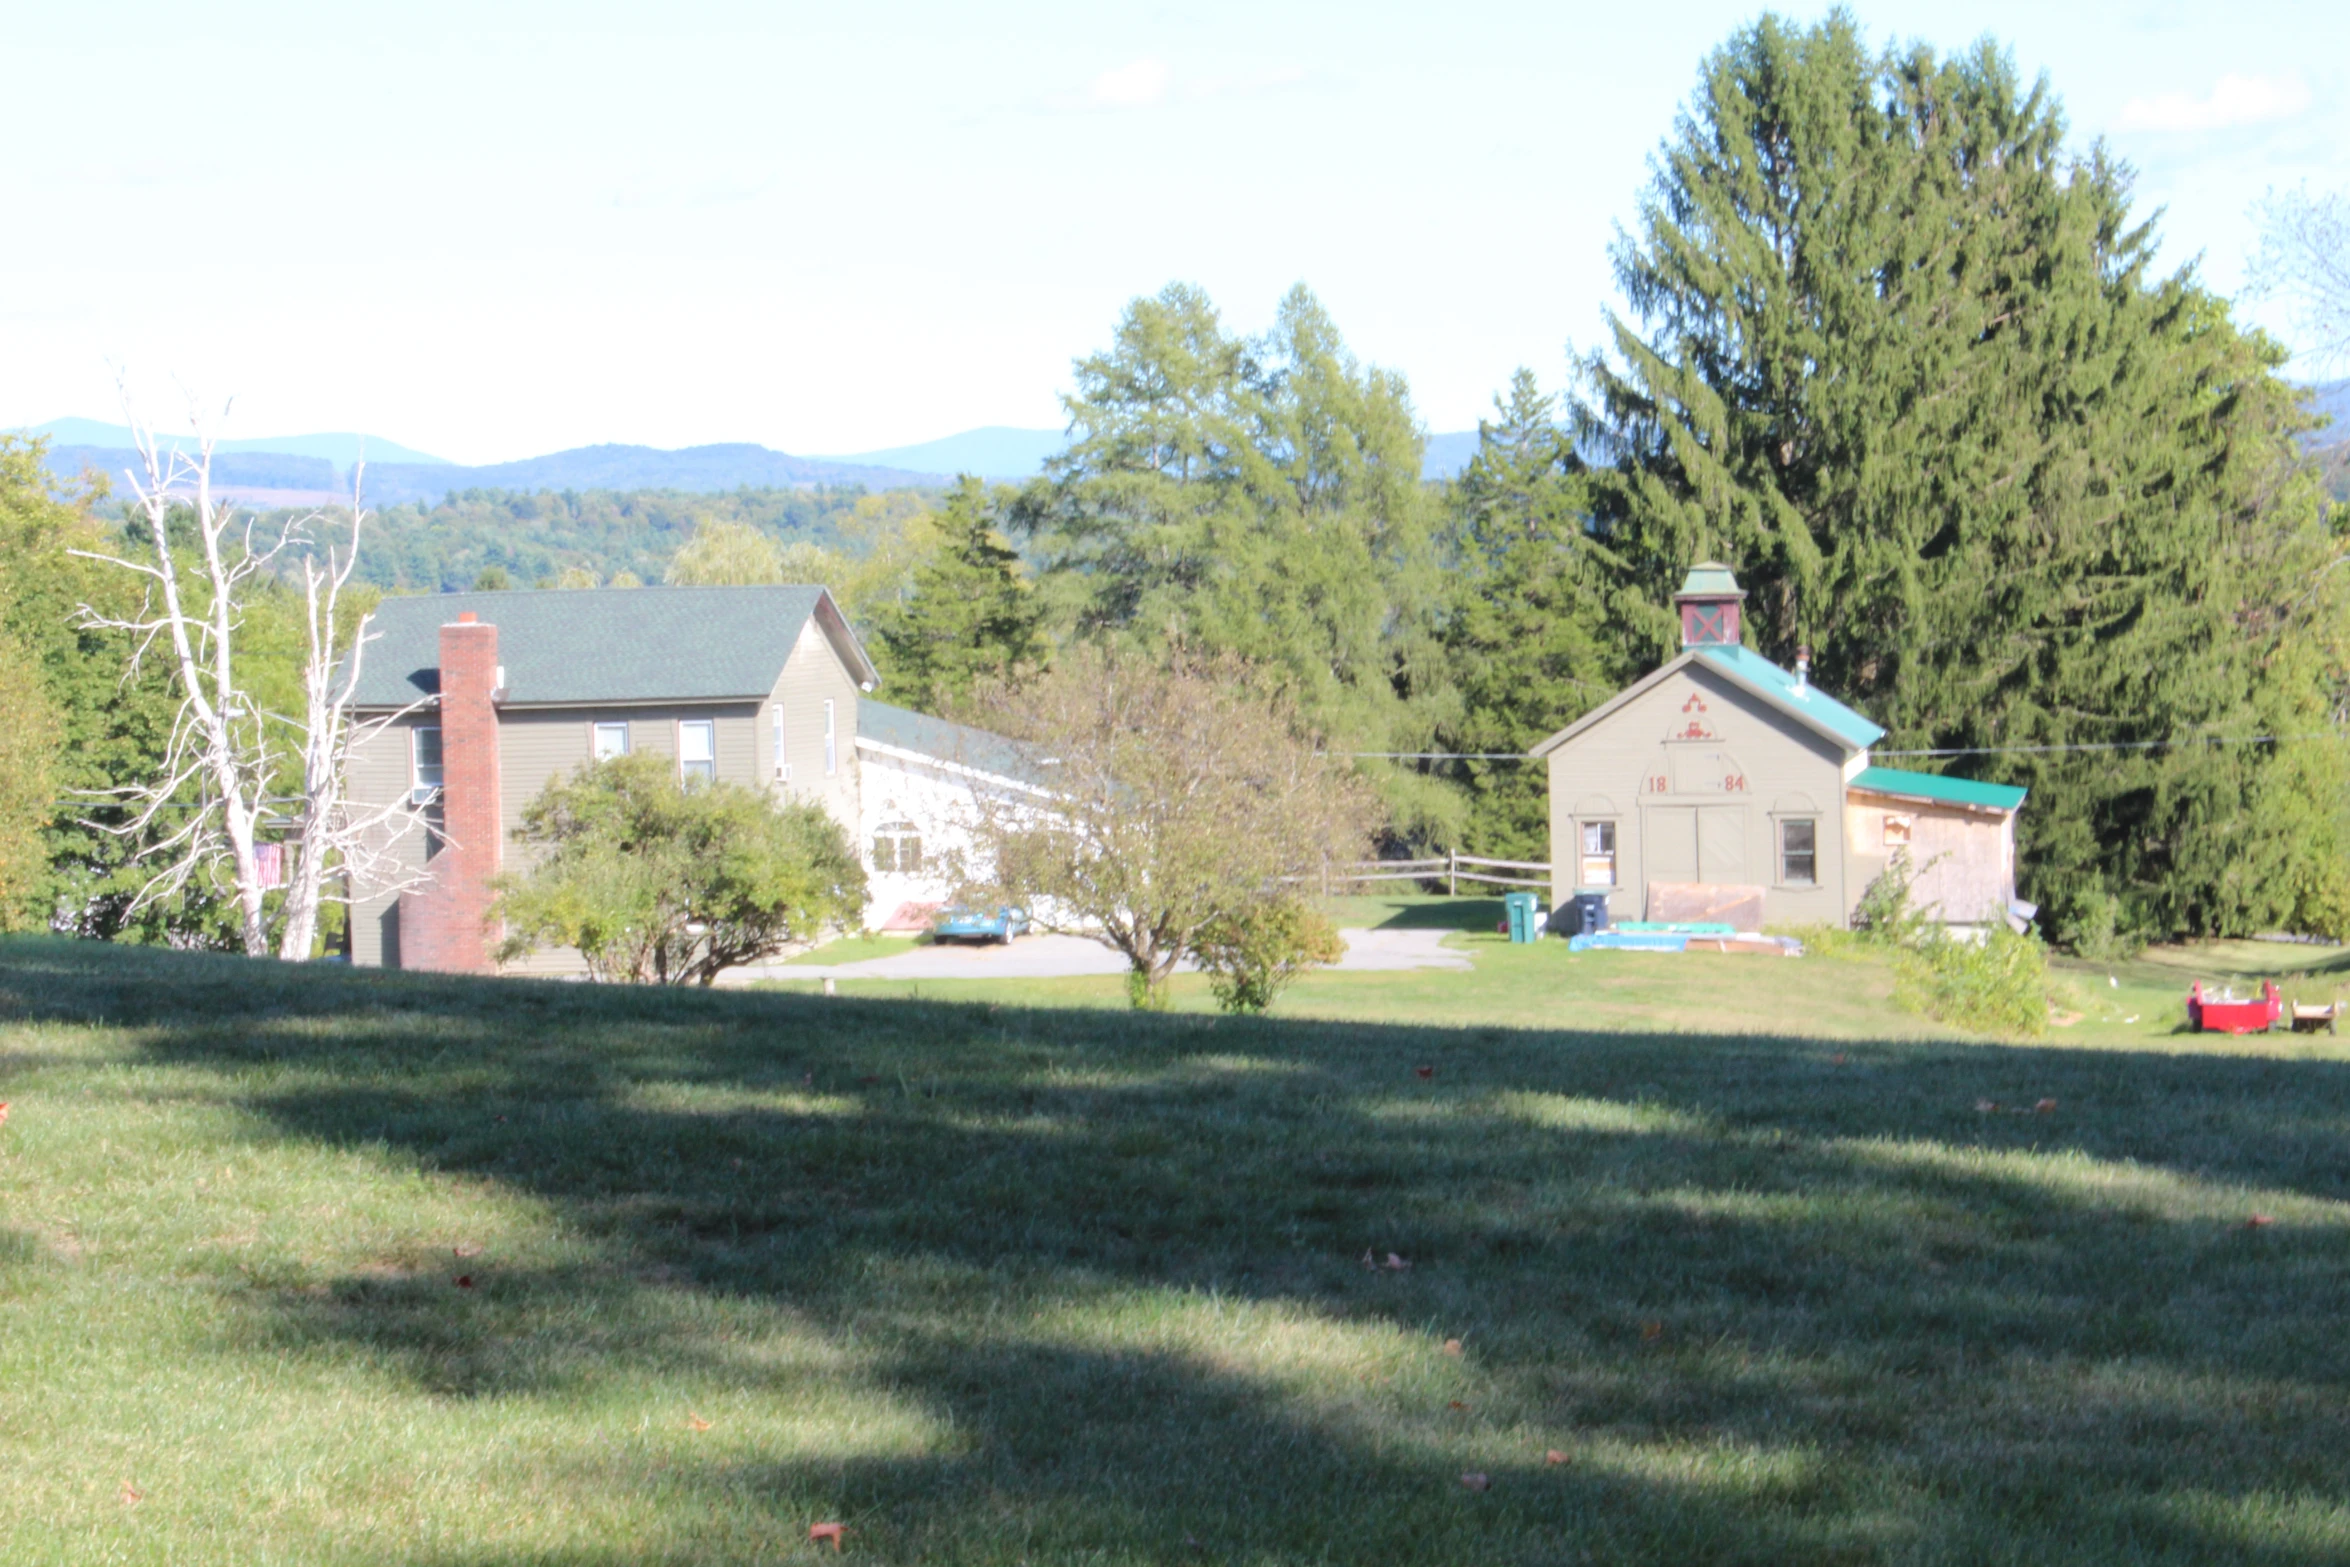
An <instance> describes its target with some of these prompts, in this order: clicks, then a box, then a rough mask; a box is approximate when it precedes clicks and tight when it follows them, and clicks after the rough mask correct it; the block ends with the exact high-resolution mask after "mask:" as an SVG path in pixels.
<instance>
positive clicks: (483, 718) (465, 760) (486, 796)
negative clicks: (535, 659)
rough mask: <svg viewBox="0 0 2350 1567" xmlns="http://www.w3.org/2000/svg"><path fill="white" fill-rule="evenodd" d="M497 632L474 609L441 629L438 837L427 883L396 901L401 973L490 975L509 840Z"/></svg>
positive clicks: (460, 613) (494, 627) (462, 612)
mask: <svg viewBox="0 0 2350 1567" xmlns="http://www.w3.org/2000/svg"><path fill="white" fill-rule="evenodd" d="M501 673H502V671H501V670H500V669H499V667H498V628H497V627H496V626H492V625H485V624H483V622H482V620H481V617H480V616H478V615H476V614H475V613H474V612H473V611H472V610H463V611H460V612H459V614H458V616H457V619H456V623H455V624H453V625H446V626H443V627H441V708H440V721H441V835H442V837H443V839H444V840H445V841H444V842H443V843H442V845H441V850H440V852H439V853H438V854H436V855H434V856H433V858H432V861H431V865H430V869H431V871H432V881H431V883H430V884H429V885H427V886H425V887H423V888H420V889H418V890H417V891H415V892H408V893H402V894H401V895H400V966H401V967H402V968H414V969H436V970H439V971H440V972H442V973H447V974H487V973H489V972H490V971H491V970H492V969H493V968H494V967H495V964H494V963H493V962H492V961H491V958H490V951H491V948H492V947H493V946H495V945H496V942H497V932H496V931H495V930H493V929H492V928H491V924H490V901H491V898H492V896H493V895H492V893H491V891H490V878H491V877H493V876H495V875H497V874H498V864H499V860H500V851H501V848H502V845H503V840H504V837H505V834H504V832H503V830H502V820H503V812H502V810H501V801H500V799H499V795H498V708H497V699H498V697H499V696H500V695H502V694H503V693H501V692H500V691H499V689H498V686H499V676H500V674H501Z"/></svg>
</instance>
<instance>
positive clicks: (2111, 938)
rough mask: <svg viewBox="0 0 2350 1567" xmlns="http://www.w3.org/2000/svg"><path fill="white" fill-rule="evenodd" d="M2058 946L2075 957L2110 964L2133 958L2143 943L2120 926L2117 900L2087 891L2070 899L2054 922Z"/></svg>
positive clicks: (2102, 893) (2094, 889)
mask: <svg viewBox="0 0 2350 1567" xmlns="http://www.w3.org/2000/svg"><path fill="white" fill-rule="evenodd" d="M2056 939H2057V941H2058V943H2059V944H2060V945H2061V946H2063V947H2064V948H2065V949H2066V950H2067V951H2069V952H2071V953H2072V954H2073V955H2074V956H2075V957H2080V958H2087V959H2088V960H2089V961H2090V962H2092V963H2110V962H2113V961H2114V960H2116V959H2119V958H2126V957H2130V956H2132V955H2134V954H2135V953H2136V952H2137V950H2138V948H2139V947H2140V946H2141V945H2143V943H2141V942H2139V941H2137V940H2135V939H2133V938H2132V936H2131V934H2130V932H2129V931H2128V929H2127V928H2126V927H2125V926H2124V925H2123V923H2122V905H2121V900H2120V899H2118V898H2115V897H2113V896H2112V895H2111V894H2109V893H2107V892H2104V891H2102V890H2101V889H2099V888H2095V887H2091V888H2088V889H2086V890H2084V891H2082V892H2080V893H2077V894H2075V895H2074V897H2073V899H2072V901H2071V902H2070V903H2069V904H2067V905H2066V907H2065V911H2064V914H2063V917H2062V918H2061V919H2059V920H2058V921H2057V926H2056Z"/></svg>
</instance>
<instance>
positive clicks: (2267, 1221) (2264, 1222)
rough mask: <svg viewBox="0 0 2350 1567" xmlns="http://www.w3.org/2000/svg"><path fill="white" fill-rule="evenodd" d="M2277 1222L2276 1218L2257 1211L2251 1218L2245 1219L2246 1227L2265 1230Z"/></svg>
mask: <svg viewBox="0 0 2350 1567" xmlns="http://www.w3.org/2000/svg"><path fill="white" fill-rule="evenodd" d="M2276 1222H2277V1221H2276V1220H2274V1219H2272V1218H2270V1217H2269V1216H2268V1215H2267V1214H2265V1213H2256V1214H2254V1215H2253V1216H2252V1217H2251V1218H2249V1219H2246V1220H2245V1221H2244V1228H2246V1229H2248V1230H2265V1229H2267V1228H2268V1227H2269V1226H2270V1225H2272V1224H2274V1223H2276Z"/></svg>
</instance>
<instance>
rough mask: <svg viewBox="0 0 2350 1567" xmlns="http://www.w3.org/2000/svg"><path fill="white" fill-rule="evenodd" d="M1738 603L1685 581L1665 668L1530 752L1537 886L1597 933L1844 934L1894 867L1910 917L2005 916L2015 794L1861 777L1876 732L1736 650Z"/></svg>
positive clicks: (1707, 572) (1881, 771)
mask: <svg viewBox="0 0 2350 1567" xmlns="http://www.w3.org/2000/svg"><path fill="white" fill-rule="evenodd" d="M1745 600H1746V595H1745V593H1744V592H1743V591H1741V590H1740V588H1739V586H1738V582H1737V579H1736V577H1735V576H1734V575H1733V574H1732V573H1731V571H1730V569H1729V568H1728V567H1726V566H1721V565H1717V564H1714V563H1712V562H1706V563H1703V564H1700V565H1698V566H1696V567H1694V568H1692V569H1691V570H1690V572H1689V575H1688V578H1687V580H1686V581H1685V582H1683V584H1682V586H1681V591H1680V592H1679V593H1678V594H1676V595H1675V596H1674V603H1675V605H1676V606H1677V607H1678V608H1679V610H1680V614H1681V652H1680V654H1679V656H1677V657H1675V658H1674V659H1672V660H1671V661H1670V662H1668V663H1667V664H1665V665H1664V666H1663V667H1662V668H1660V669H1658V670H1656V671H1655V672H1654V673H1653V674H1650V675H1649V676H1647V677H1646V678H1645V679H1643V680H1640V681H1638V682H1636V683H1635V684H1633V685H1632V686H1630V687H1629V688H1627V689H1626V690H1624V691H1621V692H1619V693H1617V695H1616V696H1615V697H1613V698H1612V699H1610V700H1609V701H1607V702H1605V703H1603V704H1601V705H1600V706H1599V707H1597V708H1595V709H1593V710H1592V711H1591V712H1589V713H1586V714H1585V715H1584V716H1583V717H1581V718H1579V719H1577V720H1576V721H1575V722H1574V723H1572V724H1569V725H1568V726H1567V727H1566V728H1564V729H1562V730H1560V731H1559V732H1558V733H1557V734H1555V735H1552V736H1551V737H1550V738H1549V739H1547V740H1545V741H1543V742H1542V743H1541V744H1540V745H1537V746H1536V747H1534V749H1533V753H1532V754H1533V756H1534V757H1536V758H1538V759H1539V760H1541V761H1542V763H1543V764H1544V765H1545V766H1546V767H1547V768H1548V769H1549V793H1550V846H1551V885H1552V892H1553V902H1554V904H1555V905H1557V906H1561V907H1563V906H1564V905H1565V902H1566V900H1567V898H1568V897H1569V896H1570V895H1572V894H1574V893H1578V892H1596V893H1601V894H1604V895H1605V896H1606V898H1607V904H1608V912H1609V915H1610V918H1611V919H1612V920H1614V921H1616V922H1619V923H1620V922H1623V921H1626V920H1636V919H1688V918H1695V917H1700V916H1701V915H1705V914H1713V915H1716V916H1718V917H1725V918H1731V919H1733V921H1734V922H1735V923H1738V924H1739V925H1741V927H1742V928H1752V927H1753V926H1756V925H1760V924H1763V923H1765V922H1768V923H1771V924H1791V925H1799V924H1835V925H1842V924H1845V923H1848V922H1849V921H1850V919H1851V917H1852V912H1853V909H1854V906H1855V905H1856V904H1858V903H1859V901H1860V898H1861V894H1862V893H1863V892H1865V891H1866V890H1867V889H1868V886H1869V883H1870V882H1871V881H1873V880H1874V879H1875V878H1876V877H1877V875H1878V874H1879V873H1880V872H1881V871H1883V870H1884V869H1885V868H1886V866H1887V865H1888V864H1889V863H1890V862H1891V861H1892V859H1893V857H1894V856H1895V855H1896V854H1898V853H1901V852H1903V851H1907V853H1908V855H1909V863H1910V864H1911V866H1912V867H1913V868H1914V871H1915V877H1914V880H1913V883H1912V892H1913V901H1914V902H1915V904H1916V905H1917V906H1919V907H1920V908H1923V909H1926V910H1927V911H1928V912H1929V913H1930V914H1931V915H1932V916H1933V917H1935V918H1938V919H1940V920H1942V921H1944V922H1946V923H1949V924H1954V925H1984V924H1988V923H1990V922H1992V921H1996V920H1999V919H2002V918H2004V917H2005V916H2006V914H2007V912H2008V909H2009V905H2010V904H2012V903H2013V901H2014V899H2015V818H2016V813H2017V811H2018V810H2020V809H2021V808H2022V806H2023V803H2024V791H2023V790H2021V789H2018V788H2014V787H2011V786H2009V785H2005V784H1987V783H1976V782H1973V781H1971V780H1967V779H1961V778H1947V777H1942V776H1940V775H1937V774H1932V773H1915V772H1905V771H1901V770H1899V769H1896V768H1891V767H1878V766H1875V765H1873V764H1872V763H1871V761H1870V759H1869V747H1871V746H1872V745H1875V744H1876V743H1877V742H1878V741H1879V740H1881V739H1883V738H1884V733H1885V732H1884V730H1882V729H1880V728H1879V727H1878V726H1877V725H1875V724H1873V723H1871V722H1870V721H1869V720H1868V719H1867V718H1865V717H1863V716H1862V715H1860V714H1859V713H1856V712H1854V711H1853V710H1852V709H1851V708H1849V707H1846V706H1845V705H1844V704H1843V703H1841V702H1839V701H1837V700H1836V699H1835V698H1834V697H1832V696H1830V695H1828V693H1827V692H1825V691H1822V690H1820V689H1819V688H1818V687H1817V686H1815V685H1813V684H1812V683H1811V680H1810V678H1809V671H1808V668H1807V661H1806V660H1805V659H1804V658H1803V657H1802V656H1800V655H1799V656H1798V657H1797V659H1796V665H1795V668H1794V670H1793V671H1792V672H1790V671H1788V670H1785V669H1782V668H1780V667H1779V666H1778V665H1776V664H1774V663H1772V662H1771V661H1770V660H1769V659H1766V658H1764V657H1762V656H1761V655H1760V654H1758V653H1755V652H1753V651H1752V650H1751V649H1749V648H1747V647H1745V646H1744V645H1743V644H1742V642H1741V640H1740V634H1741V631H1742V620H1743V609H1744V604H1745Z"/></svg>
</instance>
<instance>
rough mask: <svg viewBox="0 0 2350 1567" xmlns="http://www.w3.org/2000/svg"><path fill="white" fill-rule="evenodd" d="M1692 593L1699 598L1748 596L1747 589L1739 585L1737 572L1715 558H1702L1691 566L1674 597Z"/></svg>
mask: <svg viewBox="0 0 2350 1567" xmlns="http://www.w3.org/2000/svg"><path fill="white" fill-rule="evenodd" d="M1692 594H1694V595H1695V596H1697V597H1699V598H1715V597H1721V598H1727V597H1730V596H1732V595H1736V596H1737V597H1739V598H1744V597H1746V592H1745V590H1744V589H1742V588H1740V587H1739V586H1738V577H1737V574H1736V573H1734V572H1732V571H1731V570H1730V568H1729V567H1727V566H1725V565H1723V564H1722V563H1721V562H1720V561H1714V560H1701V561H1699V562H1698V563H1697V564H1696V565H1694V566H1692V567H1690V568H1689V575H1688V576H1686V577H1684V578H1683V579H1682V580H1681V591H1680V592H1679V593H1677V594H1675V595H1674V597H1676V598H1682V597H1687V596H1689V595H1692Z"/></svg>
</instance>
